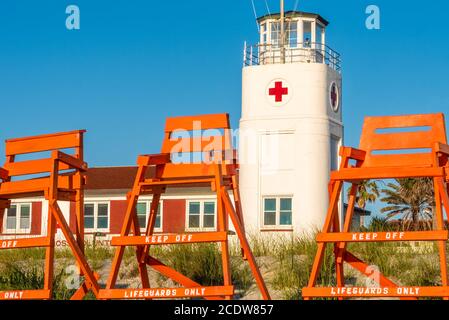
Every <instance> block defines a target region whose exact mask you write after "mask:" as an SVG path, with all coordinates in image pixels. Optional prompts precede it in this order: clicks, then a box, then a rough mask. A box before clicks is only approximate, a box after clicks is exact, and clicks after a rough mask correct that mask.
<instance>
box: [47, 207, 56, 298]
mask: <svg viewBox="0 0 449 320" xmlns="http://www.w3.org/2000/svg"><path fill="white" fill-rule="evenodd" d="M48 203H49V205H48V213H47V215H48V216H47V238H48V247H47V248H45V267H44V268H45V269H44V270H45V271H44V289H45V290H50V297H51V296H53V272H54V256H55V232H56V228H55V225H56V223H55V218H54V216H53V212H52V210H51V208H50V200H48Z"/></svg>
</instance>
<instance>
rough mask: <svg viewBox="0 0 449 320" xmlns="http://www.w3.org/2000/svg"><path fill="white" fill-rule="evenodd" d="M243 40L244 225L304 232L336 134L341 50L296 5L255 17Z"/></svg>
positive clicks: (318, 213)
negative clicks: (251, 34) (248, 40)
mask: <svg viewBox="0 0 449 320" xmlns="http://www.w3.org/2000/svg"><path fill="white" fill-rule="evenodd" d="M258 24H259V26H260V40H259V43H258V44H257V45H247V44H245V52H244V67H243V84H242V85H243V96H242V118H241V120H240V140H239V157H240V168H241V171H240V172H241V173H240V188H241V193H242V206H243V212H244V213H245V224H246V225H247V229H248V231H249V232H251V231H254V232H260V231H266V232H270V231H272V232H281V233H282V232H295V233H304V232H305V233H309V232H313V231H315V230H317V229H320V228H321V227H322V226H323V223H324V219H325V216H326V210H327V205H328V197H329V195H328V182H329V173H330V170H331V169H335V168H336V167H337V166H338V159H339V158H338V149H339V146H340V145H341V144H342V139H343V123H342V101H341V96H342V94H341V93H342V92H341V88H342V80H341V65H340V55H339V54H338V53H337V52H336V51H334V50H332V49H331V48H330V47H329V46H327V44H326V27H327V26H328V22H327V21H326V20H325V19H324V18H323V17H321V16H320V15H318V14H315V13H306V12H300V11H289V12H284V10H283V1H281V13H280V14H269V15H265V16H263V17H260V18H258Z"/></svg>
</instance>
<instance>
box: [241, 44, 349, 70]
mask: <svg viewBox="0 0 449 320" xmlns="http://www.w3.org/2000/svg"><path fill="white" fill-rule="evenodd" d="M282 63H323V64H326V65H328V66H329V67H330V68H332V69H334V70H335V71H337V72H341V56H340V54H339V53H338V52H337V51H335V50H333V49H332V48H330V47H329V46H327V45H324V44H322V43H298V44H297V45H296V46H295V47H292V46H286V47H284V48H282V47H281V46H279V45H278V44H257V45H247V44H246V43H245V48H244V53H243V65H244V66H245V67H247V66H259V65H268V64H282Z"/></svg>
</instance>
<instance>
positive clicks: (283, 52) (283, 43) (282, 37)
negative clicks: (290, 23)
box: [280, 0, 285, 63]
mask: <svg viewBox="0 0 449 320" xmlns="http://www.w3.org/2000/svg"><path fill="white" fill-rule="evenodd" d="M280 7H281V21H280V25H281V39H280V46H281V63H285V3H284V0H281V5H280Z"/></svg>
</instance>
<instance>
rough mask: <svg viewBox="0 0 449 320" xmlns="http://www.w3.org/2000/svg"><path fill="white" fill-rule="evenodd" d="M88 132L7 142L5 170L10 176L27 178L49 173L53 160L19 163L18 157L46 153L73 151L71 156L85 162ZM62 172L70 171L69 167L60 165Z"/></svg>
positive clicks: (9, 140) (57, 134)
mask: <svg viewBox="0 0 449 320" xmlns="http://www.w3.org/2000/svg"><path fill="white" fill-rule="evenodd" d="M84 132H86V130H77V131H70V132H61V133H55V134H46V135H39V136H32V137H24V138H16V139H8V140H6V163H5V165H4V167H5V169H6V170H8V172H9V175H10V176H26V175H33V174H41V173H49V172H51V170H52V165H53V161H52V159H51V158H43V159H39V156H36V158H37V159H33V160H23V161H17V156H19V155H25V154H27V155H28V154H36V153H40V152H46V151H55V150H59V151H65V150H66V149H73V150H74V151H73V152H74V153H73V154H71V155H72V156H74V157H75V158H77V159H80V160H83V157H84V155H83V134H84ZM59 169H60V170H67V169H69V167H68V166H66V165H64V164H62V163H61V164H60V166H59Z"/></svg>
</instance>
